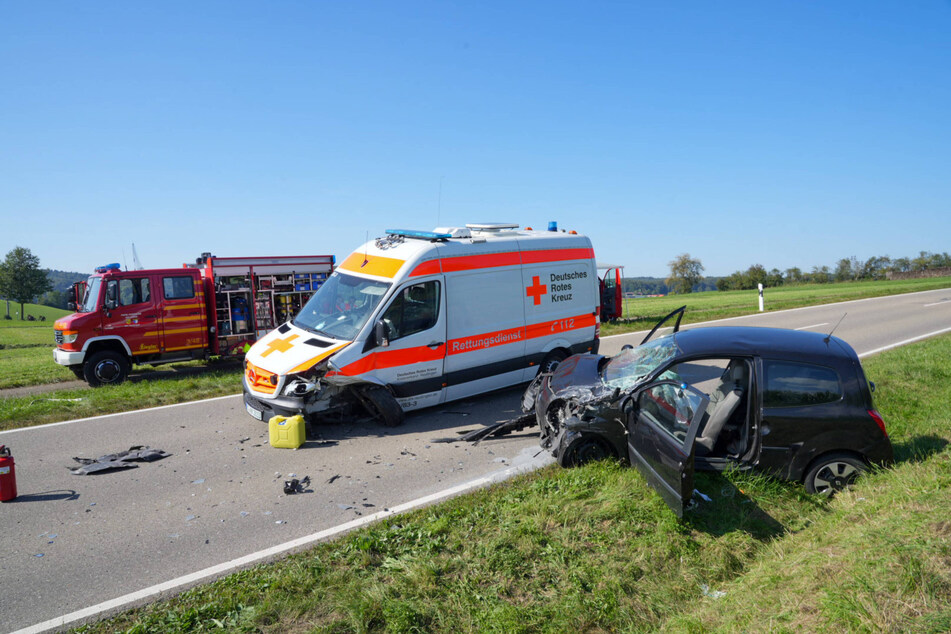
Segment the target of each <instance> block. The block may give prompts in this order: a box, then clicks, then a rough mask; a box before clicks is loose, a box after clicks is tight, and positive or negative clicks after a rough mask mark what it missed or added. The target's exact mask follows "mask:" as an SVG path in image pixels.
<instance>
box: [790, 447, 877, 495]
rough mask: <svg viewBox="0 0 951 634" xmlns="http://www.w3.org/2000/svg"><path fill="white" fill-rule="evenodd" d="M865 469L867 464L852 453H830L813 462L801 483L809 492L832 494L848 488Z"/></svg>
mask: <svg viewBox="0 0 951 634" xmlns="http://www.w3.org/2000/svg"><path fill="white" fill-rule="evenodd" d="M867 470H868V465H866V464H865V463H864V462H863V461H862V460H861V459H860V458H858V457H856V456H854V455H852V454H847V453H832V454H828V455H826V456H822V457H821V458H819V459H818V460H816V461H815V462H814V463H813V465H812V466H811V467H810V468H809V471H807V472H806V477H805V479H804V481H803V484H805V486H806V491H808V492H809V493H818V494H819V495H833V494H835V493H836V492H837V491H842V490H844V489H847V488H849V487H850V486H851V485H852V483H853V482H855V480H856V478H858V477H859V476H860V475H862V474H863V473H864V472H865V471H867Z"/></svg>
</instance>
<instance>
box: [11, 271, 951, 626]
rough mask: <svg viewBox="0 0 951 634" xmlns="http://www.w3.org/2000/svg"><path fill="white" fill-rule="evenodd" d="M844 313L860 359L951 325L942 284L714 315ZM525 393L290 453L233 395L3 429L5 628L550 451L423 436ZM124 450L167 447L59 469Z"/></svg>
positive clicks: (833, 316)
mask: <svg viewBox="0 0 951 634" xmlns="http://www.w3.org/2000/svg"><path fill="white" fill-rule="evenodd" d="M767 301H768V297H767ZM845 313H848V314H847V316H846V317H845V318H844V319H843V320H842V322H841V324H839V325H838V327H837V329H836V331H835V334H836V335H838V336H840V337H842V338H843V339H845V340H846V341H848V342H849V343H851V344H852V345H853V347H854V348H855V349H856V351H857V352H858V353H859V354H865V353H869V352H872V351H875V350H877V349H880V348H882V347H884V346H888V345H892V344H896V343H900V342H904V341H908V340H912V339H914V338H916V337H921V336H924V335H928V334H932V333H935V332H939V331H942V330H951V289H948V290H940V291H929V292H925V293H916V294H909V295H901V296H892V297H887V298H880V299H872V300H861V301H855V302H848V303H844V304H835V305H827V306H819V307H815V308H809V309H797V310H792V311H786V312H782V313H766V314H763V315H754V316H750V317H747V318H740V319H732V320H726V321H724V322H717V323H718V324H723V323H735V324H745V325H757V326H782V327H789V328H803V329H810V330H816V331H821V332H828V331H829V330H831V329H832V327H833V326H834V325H835V324H836V323H837V322H838V321H839V319H840V318H842V316H843V314H845ZM690 327H697V326H690ZM642 337H643V333H641V334H632V335H620V336H616V337H610V338H607V339H605V340H603V341H602V350H603V351H604V352H606V353H608V354H613V353H615V352H616V351H617V350H619V349H620V347H621V346H622V345H624V344H625V343H634V344H636V343H638V342H639V341H640V339H641V338H642ZM870 378H872V379H873V380H874V377H870ZM520 394H521V389H511V390H506V391H502V392H499V393H495V394H491V395H488V396H484V397H480V398H475V399H469V400H465V401H460V402H455V403H450V404H447V405H444V406H442V407H438V408H433V409H431V410H428V411H423V412H420V413H415V414H412V415H410V416H408V417H407V421H406V423H405V424H404V425H403V426H402V427H400V428H398V429H396V430H384V429H382V428H379V427H376V426H374V425H372V424H369V423H367V424H339V425H328V426H325V427H321V428H319V429H318V431H319V434H320V437H321V439H322V440H323V441H324V442H319V441H315V440H311V441H308V443H307V444H305V445H304V446H303V447H301V448H300V449H297V450H281V449H274V448H271V447H270V446H269V445H268V441H267V430H266V427H265V426H264V425H263V424H261V423H260V422H257V421H255V420H253V419H251V418H250V417H249V416H248V415H247V414H246V413H245V412H244V409H243V407H242V402H241V399H240V397H239V396H234V397H224V398H220V399H214V400H210V401H203V402H197V403H188V404H183V405H180V406H172V407H165V408H159V409H153V410H143V411H139V412H131V413H126V414H116V415H110V416H104V417H99V418H95V419H87V420H83V421H78V422H72V423H69V424H54V425H46V426H42V427H35V428H28V429H23V430H16V431H12V432H5V433H0V443H3V444H7V445H9V446H10V447H12V449H13V454H14V456H15V458H16V470H17V483H18V490H19V493H20V497H19V498H18V499H17V500H15V501H13V502H9V503H6V504H4V505H2V507H0V518H2V520H0V521H2V529H3V530H2V531H0V615H2V618H0V630H3V631H12V630H16V629H18V628H27V627H28V626H34V625H37V624H41V623H45V622H47V621H48V620H51V619H58V618H59V617H62V616H63V615H68V614H71V613H74V612H77V611H81V610H84V609H86V608H89V607H90V606H96V605H98V604H102V603H103V602H109V601H111V600H113V599H116V598H118V597H123V596H124V595H127V594H129V593H134V592H138V591H142V590H143V589H146V588H151V587H154V586H155V585H156V584H162V583H165V582H168V581H169V580H173V579H178V580H181V578H183V577H184V578H185V583H186V585H187V583H195V582H198V581H200V580H202V578H201V575H196V574H195V573H196V572H197V571H204V570H207V569H209V568H212V567H215V566H219V565H220V568H217V569H213V570H211V571H209V574H211V573H214V574H221V573H222V572H223V571H224V569H226V568H228V566H229V565H230V564H228V565H223V564H226V563H227V562H232V560H239V563H244V564H245V565H246V564H247V563H249V562H250V561H251V560H253V558H254V557H253V556H250V555H252V554H253V553H262V554H261V555H260V556H262V557H264V558H268V557H273V556H275V555H276V553H277V552H279V551H280V548H281V547H280V545H282V544H287V543H288V542H292V540H299V541H298V542H296V545H292V547H297V548H300V547H304V546H305V545H306V544H307V543H308V539H312V538H313V536H314V535H315V534H317V533H319V532H320V531H330V530H331V529H333V527H336V526H339V525H341V524H345V523H347V522H353V521H354V520H360V519H361V518H366V517H370V516H373V515H374V514H377V513H380V512H383V511H384V510H385V509H392V508H397V507H398V506H399V505H406V504H409V503H412V502H413V501H414V500H419V499H420V498H423V497H424V496H431V495H438V494H439V493H440V492H441V491H445V490H447V489H450V488H452V487H460V488H462V485H465V484H466V483H468V482H471V481H473V480H476V479H478V478H484V477H487V476H492V475H493V474H495V475H498V474H499V472H502V471H503V470H505V469H507V468H509V467H510V466H512V465H524V466H526V467H527V468H531V467H533V466H535V465H537V464H541V463H542V462H543V461H544V459H545V458H546V456H538V455H537V454H538V449H537V445H536V441H535V433H534V430H527V431H526V432H524V433H521V434H518V435H515V436H513V437H510V438H505V439H499V440H493V441H489V442H485V443H482V444H480V445H478V446H475V447H473V446H471V445H468V444H464V443H451V444H441V443H433V442H432V440H433V439H434V438H438V437H446V436H453V435H454V434H456V433H457V432H458V431H460V430H468V429H474V428H476V427H478V426H481V425H484V424H488V423H491V422H494V421H496V420H505V419H508V418H510V417H512V416H513V415H514V414H515V413H516V409H517V407H518V400H519V399H518V397H519V396H520ZM133 445H149V446H151V447H154V448H158V449H162V450H165V451H167V452H169V453H171V454H172V455H171V457H168V458H166V459H164V460H161V461H158V462H154V463H145V464H141V465H140V466H139V467H138V468H136V469H130V470H127V471H119V472H111V473H103V474H98V475H90V476H75V475H72V474H70V472H69V471H68V470H67V467H73V466H76V463H75V462H74V461H73V460H72V458H73V457H74V456H79V457H89V458H96V457H98V456H101V455H103V454H107V453H113V452H117V451H121V450H125V449H128V448H129V447H131V446H133ZM292 474H293V476H294V477H297V478H302V477H304V476H309V477H310V479H311V492H308V493H303V494H298V495H285V494H284V493H283V482H284V480H285V479H288V478H290V477H292ZM503 475H504V474H503ZM327 534H329V532H328V533H327ZM309 536H310V537H309ZM318 536H319V535H318ZM267 549H273V550H271V551H267ZM241 558H244V559H241ZM171 585H174V586H176V587H175V588H171V589H172V590H174V589H180V587H181V586H180V585H178V582H176V583H175V584H171ZM147 595H148V592H143V593H142V594H140V595H138V596H139V598H140V599H142V598H143V597H147ZM122 603H123V602H121V601H120V602H116V603H115V604H113V605H114V607H122V605H121V604H122ZM73 624H75V623H73ZM38 629H42V628H38Z"/></svg>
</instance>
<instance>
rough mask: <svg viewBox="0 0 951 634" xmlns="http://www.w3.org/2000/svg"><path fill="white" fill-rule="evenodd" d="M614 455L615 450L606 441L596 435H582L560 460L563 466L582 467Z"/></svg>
mask: <svg viewBox="0 0 951 634" xmlns="http://www.w3.org/2000/svg"><path fill="white" fill-rule="evenodd" d="M614 457H616V456H615V455H614V452H613V451H611V448H610V447H609V446H608V444H607V443H606V442H605V441H603V440H601V439H600V438H597V437H595V436H582V437H581V438H580V439H579V440H576V441H575V442H574V443H572V445H571V446H570V447H568V451H566V452H565V453H564V455H563V456H562V457H561V461H560V462H561V466H563V467H580V466H581V465H585V464H588V463H589V462H597V461H598V460H604V459H606V458H614Z"/></svg>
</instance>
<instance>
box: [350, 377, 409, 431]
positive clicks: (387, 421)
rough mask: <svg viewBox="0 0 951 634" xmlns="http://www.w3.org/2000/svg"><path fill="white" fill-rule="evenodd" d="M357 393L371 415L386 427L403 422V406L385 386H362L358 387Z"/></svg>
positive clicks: (395, 425) (396, 425)
mask: <svg viewBox="0 0 951 634" xmlns="http://www.w3.org/2000/svg"><path fill="white" fill-rule="evenodd" d="M356 393H357V398H359V399H360V402H361V404H362V405H363V407H364V408H365V409H366V410H367V412H368V413H369V414H370V416H372V417H373V418H374V420H376V421H377V422H378V423H380V424H381V425H383V426H384V427H398V426H400V425H402V424H403V408H402V407H400V404H399V403H397V402H396V399H395V398H393V395H392V394H390V392H389V390H387V389H386V388H385V387H383V386H380V385H370V386H366V387H360V388H357V389H356Z"/></svg>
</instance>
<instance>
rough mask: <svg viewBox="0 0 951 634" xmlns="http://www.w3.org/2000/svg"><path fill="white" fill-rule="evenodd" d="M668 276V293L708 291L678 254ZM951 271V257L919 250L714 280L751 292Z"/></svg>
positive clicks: (694, 266) (695, 268) (696, 263)
mask: <svg viewBox="0 0 951 634" xmlns="http://www.w3.org/2000/svg"><path fill="white" fill-rule="evenodd" d="M669 266H670V276H669V277H667V279H666V280H664V282H665V284H666V286H667V287H668V289H669V291H670V292H671V293H691V292H695V291H701V290H712V289H710V288H709V283H708V280H710V279H711V278H705V277H704V276H703V269H704V267H703V264H702V263H701V262H700V260H699V259H696V258H692V257H690V254H689V253H682V254H681V255H678V256H677V257H676V258H674V259H673V260H671V261H670V262H669ZM946 268H951V255H949V254H948V253H947V252H944V253H931V252H929V251H921V252H919V254H918V257H915V258H896V259H892V258H890V257H888V256H887V255H884V256H873V257H871V258H869V259H867V260H859V259H858V258H856V257H855V256H852V257H850V258H842V259H841V260H839V261H838V263H837V264H836V266H835V268H834V269H831V268H829V267H828V266H814V267H812V271H809V272H806V271H803V270H802V269H800V268H798V267H792V268H788V269H786V270H785V271H780V270H779V269H777V268H772V269H770V270H768V271H767V270H766V267H764V266H763V265H762V264H754V265H752V266H751V267H749V268H748V269H746V270H745V271H736V272H734V273H731V274H730V275H727V276H725V277H720V278H712V279H715V280H716V283H715V288H716V290H718V291H737V290H752V289H755V288H758V286H759V285H760V284H762V285H763V286H764V287H768V288H776V287H777V286H783V285H792V284H831V283H834V282H852V281H857V280H883V279H886V278H887V276H888V274H889V273H909V272H916V271H928V270H933V269H946Z"/></svg>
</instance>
